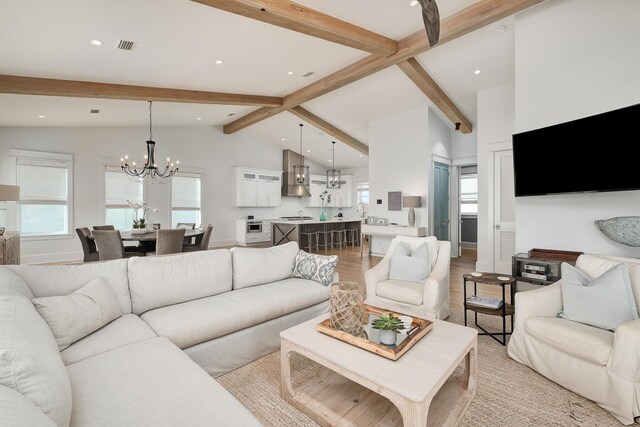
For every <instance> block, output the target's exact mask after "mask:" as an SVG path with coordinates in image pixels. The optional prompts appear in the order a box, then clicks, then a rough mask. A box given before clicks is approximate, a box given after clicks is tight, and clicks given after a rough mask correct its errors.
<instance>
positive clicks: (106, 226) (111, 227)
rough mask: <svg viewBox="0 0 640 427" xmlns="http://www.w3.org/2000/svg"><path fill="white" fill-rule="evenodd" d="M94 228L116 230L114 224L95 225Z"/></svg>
mask: <svg viewBox="0 0 640 427" xmlns="http://www.w3.org/2000/svg"><path fill="white" fill-rule="evenodd" d="M93 229H94V230H115V229H116V228H115V227H114V226H113V225H94V226H93Z"/></svg>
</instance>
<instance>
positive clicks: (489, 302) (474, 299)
mask: <svg viewBox="0 0 640 427" xmlns="http://www.w3.org/2000/svg"><path fill="white" fill-rule="evenodd" d="M502 304H503V301H502V300H501V299H496V298H488V297H481V296H478V295H471V296H470V297H469V298H467V305H474V306H476V307H483V308H500V307H502Z"/></svg>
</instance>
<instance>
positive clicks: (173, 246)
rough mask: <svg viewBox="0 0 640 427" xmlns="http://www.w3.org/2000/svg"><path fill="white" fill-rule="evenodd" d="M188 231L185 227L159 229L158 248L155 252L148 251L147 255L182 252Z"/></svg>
mask: <svg viewBox="0 0 640 427" xmlns="http://www.w3.org/2000/svg"><path fill="white" fill-rule="evenodd" d="M186 231H187V230H186V229H184V228H175V229H166V230H163V229H160V230H157V231H156V233H157V234H156V235H157V236H158V237H157V239H156V250H155V252H147V256H153V255H168V254H179V253H181V252H182V244H183V243H184V233H185V232H186Z"/></svg>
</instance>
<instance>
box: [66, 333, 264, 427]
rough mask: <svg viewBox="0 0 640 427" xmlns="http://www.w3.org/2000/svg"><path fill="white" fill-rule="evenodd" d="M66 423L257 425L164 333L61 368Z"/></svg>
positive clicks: (140, 426)
mask: <svg viewBox="0 0 640 427" xmlns="http://www.w3.org/2000/svg"><path fill="white" fill-rule="evenodd" d="M67 369H68V371H69V376H70V378H71V385H72V390H73V403H74V404H73V412H72V415H71V426H137V427H143V426H178V425H180V426H205V425H213V426H215V425H220V426H222V425H228V426H259V425H260V423H258V421H257V420H256V419H255V418H254V417H253V416H252V415H251V414H250V413H249V411H247V410H246V409H245V408H244V407H243V406H242V405H241V404H240V403H239V402H238V401H237V400H236V399H235V398H234V397H233V396H232V395H231V394H229V392H228V391H226V390H225V389H224V388H222V386H221V385H220V384H218V383H217V382H216V381H215V380H214V379H213V378H211V377H210V376H209V375H208V374H207V373H206V372H205V371H204V370H202V368H200V367H199V366H198V365H196V364H195V362H193V361H192V360H191V359H190V358H189V356H187V355H186V354H184V353H183V352H182V351H180V350H179V349H178V348H177V347H176V346H174V345H173V344H171V343H170V342H169V341H168V340H167V339H165V338H161V337H158V338H152V339H149V340H145V341H141V342H138V343H134V344H130V345H127V346H124V347H120V348H117V349H114V350H111V351H108V352H106V353H102V354H99V355H97V356H94V357H90V358H88V359H85V360H83V361H81V362H78V363H74V364H72V365H69V366H68V367H67Z"/></svg>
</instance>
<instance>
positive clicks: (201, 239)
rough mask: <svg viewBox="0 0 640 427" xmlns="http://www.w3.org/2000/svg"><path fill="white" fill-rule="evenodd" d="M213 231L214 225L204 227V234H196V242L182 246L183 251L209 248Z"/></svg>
mask: <svg viewBox="0 0 640 427" xmlns="http://www.w3.org/2000/svg"><path fill="white" fill-rule="evenodd" d="M212 233H213V225H211V224H209V225H207V228H205V229H204V234H200V235H199V236H196V243H195V244H191V245H184V246H182V252H195V251H206V250H207V249H209V241H210V240H211V234H212Z"/></svg>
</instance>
